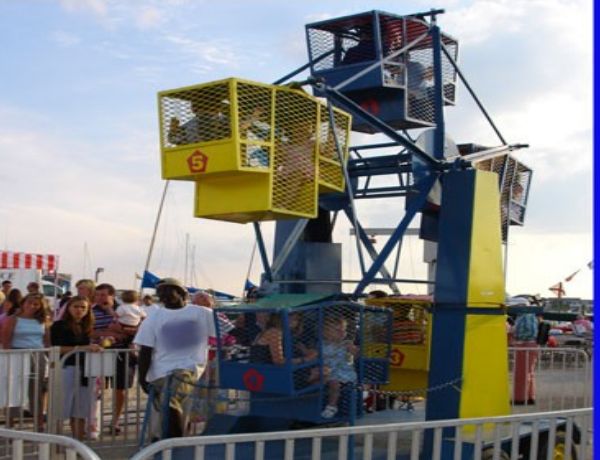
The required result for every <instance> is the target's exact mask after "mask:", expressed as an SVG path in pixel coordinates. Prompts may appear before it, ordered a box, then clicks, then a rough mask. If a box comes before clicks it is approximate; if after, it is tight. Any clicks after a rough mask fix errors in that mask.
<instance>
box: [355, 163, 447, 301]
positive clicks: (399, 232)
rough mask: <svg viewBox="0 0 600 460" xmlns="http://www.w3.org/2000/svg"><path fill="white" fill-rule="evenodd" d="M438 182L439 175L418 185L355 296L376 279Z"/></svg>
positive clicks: (356, 290) (428, 178)
mask: <svg viewBox="0 0 600 460" xmlns="http://www.w3.org/2000/svg"><path fill="white" fill-rule="evenodd" d="M436 180H438V174H432V175H430V176H429V177H426V178H425V179H423V180H422V181H421V183H420V184H418V186H417V189H418V194H417V196H416V197H414V198H413V199H412V200H411V201H410V202H409V205H408V207H407V209H406V213H405V214H404V217H403V218H402V220H401V221H400V223H399V224H398V227H396V229H395V230H394V232H393V233H392V234H391V235H390V238H389V239H388V241H387V242H386V244H385V246H384V247H383V249H382V250H381V253H380V254H379V257H377V259H376V260H375V261H374V262H373V264H372V265H371V268H369V270H368V271H367V273H366V274H365V276H364V277H363V279H362V280H361V282H360V283H358V286H356V289H355V290H354V294H353V295H354V296H355V297H358V296H359V295H361V294H362V293H363V291H364V290H365V288H366V287H367V286H368V285H369V284H370V283H371V282H372V281H373V279H375V276H376V275H377V273H378V272H379V270H380V269H381V267H382V266H383V264H384V263H385V261H386V260H387V258H388V257H389V255H390V254H391V253H392V251H393V249H394V246H396V244H397V243H398V241H399V240H400V238H402V236H403V235H404V232H405V231H406V229H407V228H408V225H409V224H410V222H411V221H412V220H413V218H414V217H415V215H416V214H417V212H419V211H420V210H421V209H423V206H424V205H425V201H426V199H427V195H428V194H429V191H430V190H431V187H433V184H434V183H435V181H436Z"/></svg>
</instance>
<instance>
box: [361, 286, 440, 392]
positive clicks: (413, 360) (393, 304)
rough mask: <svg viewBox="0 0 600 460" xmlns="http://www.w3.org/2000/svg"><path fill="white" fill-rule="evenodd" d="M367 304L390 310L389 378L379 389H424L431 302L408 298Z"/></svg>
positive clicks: (391, 298)
mask: <svg viewBox="0 0 600 460" xmlns="http://www.w3.org/2000/svg"><path fill="white" fill-rule="evenodd" d="M366 303H367V304H368V305H373V306H378V307H388V308H390V309H392V311H393V313H392V349H391V354H390V378H389V383H388V384H387V385H382V386H381V388H382V389H384V390H390V391H414V390H418V389H424V388H427V379H428V376H429V350H430V337H431V318H430V313H429V309H430V307H431V301H430V300H425V299H420V298H413V297H411V296H407V297H383V298H376V299H367V301H366Z"/></svg>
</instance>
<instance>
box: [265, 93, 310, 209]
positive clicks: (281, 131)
mask: <svg viewBox="0 0 600 460" xmlns="http://www.w3.org/2000/svg"><path fill="white" fill-rule="evenodd" d="M317 104H318V103H317V102H316V101H314V100H312V99H308V98H306V97H304V96H303V95H302V94H298V93H296V92H292V91H278V92H277V94H276V99H275V125H276V127H277V128H276V130H277V136H276V138H275V156H274V162H273V163H274V170H273V201H272V203H273V208H276V209H280V210H283V211H287V212H291V213H294V212H297V213H302V214H311V213H312V214H314V213H316V192H315V190H316V188H315V187H316V177H315V176H316V170H315V167H316V164H315V159H316V140H317V123H316V121H317V120H318V118H317V110H318V105H317Z"/></svg>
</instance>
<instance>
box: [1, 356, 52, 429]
mask: <svg viewBox="0 0 600 460" xmlns="http://www.w3.org/2000/svg"><path fill="white" fill-rule="evenodd" d="M54 353H55V351H53V350H52V349H49V348H45V349H23V350H18V349H7V350H0V414H1V416H0V421H1V422H0V423H2V425H3V426H4V427H5V428H11V429H16V430H23V431H35V432H41V433H43V432H46V431H48V424H47V423H46V414H47V410H48V409H49V408H50V407H51V406H52V404H53V402H52V398H48V388H49V386H50V385H52V384H53V375H52V372H51V366H50V362H51V361H52V359H56V357H55V356H54Z"/></svg>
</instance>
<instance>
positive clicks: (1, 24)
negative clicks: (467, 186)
mask: <svg viewBox="0 0 600 460" xmlns="http://www.w3.org/2000/svg"><path fill="white" fill-rule="evenodd" d="M432 7H435V8H444V9H445V10H446V13H445V14H443V15H441V16H440V17H439V25H440V27H441V28H442V30H443V31H444V32H446V33H449V34H450V35H452V36H454V37H456V38H457V39H458V40H459V47H460V50H459V65H460V67H461V69H462V70H463V72H464V73H465V75H466V77H467V79H468V81H469V83H470V84H471V86H472V87H473V88H474V89H475V91H476V93H477V95H478V96H479V98H480V99H481V100H482V101H483V103H484V105H485V106H486V108H487V109H488V111H489V112H490V114H491V115H492V117H493V119H494V121H495V122H496V124H497V125H498V127H499V128H500V130H501V132H502V134H503V135H504V137H505V138H506V139H507V140H508V142H509V143H528V144H530V148H529V149H526V150H521V151H519V152H518V153H516V156H517V158H518V159H519V160H521V161H523V162H524V163H525V164H527V165H528V166H529V167H531V168H532V169H533V171H534V173H533V174H534V175H533V184H532V189H531V193H530V197H529V206H528V209H527V216H526V220H525V226H524V227H511V231H510V239H509V244H508V267H507V291H508V292H509V293H511V294H519V293H539V294H541V295H542V296H549V295H551V292H550V291H548V288H549V287H550V286H552V285H553V284H555V283H557V282H559V281H561V280H564V278H566V277H567V276H568V275H570V274H571V273H573V272H575V271H576V270H578V269H581V271H580V272H579V273H578V274H577V275H576V276H575V277H574V278H573V279H572V280H571V281H570V282H568V283H566V284H565V288H566V293H567V295H568V296H574V297H584V298H591V297H592V291H593V276H592V275H593V273H592V270H589V269H588V268H587V266H586V264H587V263H588V262H589V261H591V260H592V252H593V234H592V217H593V215H592V174H593V173H592V171H593V160H592V158H593V155H592V16H593V15H592V1H591V0H473V1H467V0H448V1H440V2H439V3H438V4H431V3H430V2H426V1H421V0H408V1H403V2H397V1H373V2H364V1H363V2H359V1H326V0H321V1H319V2H315V1H304V2H282V1H276V0H264V1H258V0H256V1H251V0H245V1H243V0H237V1H235V0H222V1H219V2H213V1H204V0H197V1H192V0H146V1H143V0H132V1H127V2H123V1H119V0H38V1H34V0H30V1H27V0H4V1H2V2H0V40H1V41H2V43H5V44H6V45H5V46H4V47H3V56H2V59H1V60H0V69H1V74H2V84H1V85H0V159H1V164H2V167H1V168H0V196H2V200H1V203H0V247H1V248H3V249H6V250H12V251H24V252H34V253H50V254H58V255H59V256H60V264H61V265H60V266H61V271H63V272H65V273H71V274H72V276H73V278H74V279H79V278H82V277H93V276H94V272H95V270H96V268H97V267H102V268H104V272H102V273H101V274H100V278H99V279H100V281H106V282H110V283H113V284H114V285H115V286H116V287H117V288H132V287H134V286H135V283H136V279H135V275H136V273H138V274H139V273H142V271H143V269H144V266H145V263H146V258H147V256H148V250H149V245H150V239H151V235H152V229H153V226H154V222H155V218H156V214H157V211H158V207H159V202H160V198H161V194H162V191H163V187H164V182H163V181H162V180H161V179H160V163H159V142H158V123H157V104H156V94H157V92H158V91H161V90H166V89H172V88H177V87H181V86H187V85H194V84H199V83H205V82H209V81H212V80H218V79H221V78H226V77H231V76H235V77H241V78H246V79H250V80H256V81H261V82H272V81H275V80H276V79H278V78H279V77H281V76H283V75H285V74H287V73H288V72H290V71H292V70H294V69H296V68H298V67H300V66H301V65H303V64H305V63H306V62H307V60H308V58H307V51H306V44H305V38H304V37H305V36H304V25H305V24H307V23H310V22H314V21H318V20H322V19H327V18H334V17H337V16H344V15H348V14H354V13H360V12H364V11H368V10H372V9H379V10H383V11H388V12H391V13H395V14H409V13H414V12H420V11H426V10H429V9H430V8H432ZM446 121H447V126H446V132H447V134H448V135H449V136H450V137H451V138H452V139H453V140H454V141H456V142H457V143H461V142H480V143H484V144H485V143H488V145H496V144H497V139H495V138H494V135H493V132H492V131H491V130H490V129H489V127H488V126H487V125H486V123H485V120H484V119H483V118H482V116H481V114H480V113H478V112H477V109H476V107H475V106H474V104H473V103H472V101H471V100H470V99H469V96H468V94H467V92H466V91H465V89H464V87H462V85H459V89H458V101H457V105H456V107H451V108H448V109H447V111H446ZM379 140H381V139H380V138H378V137H376V136H369V135H361V134H356V135H354V136H353V138H352V142H353V143H354V144H359V143H364V142H372V143H375V142H377V141H379ZM367 201H369V203H368V204H365V203H360V204H359V206H358V209H357V213H358V216H359V219H360V220H361V222H362V223H363V225H364V226H365V227H394V226H395V225H397V223H398V222H399V220H400V218H401V216H402V209H403V206H402V204H401V203H392V202H379V203H374V202H371V200H367ZM192 207H193V184H191V183H188V182H171V183H170V185H169V190H168V192H167V196H166V200H165V206H164V208H163V214H162V218H161V221H160V223H159V226H158V232H157V235H156V242H155V247H154V252H153V253H152V258H151V260H150V267H149V268H150V271H152V272H154V273H156V274H158V275H159V276H177V277H179V278H181V279H185V280H186V281H187V282H188V284H195V285H196V286H201V287H211V288H215V289H219V290H225V291H228V292H231V293H234V294H240V293H241V290H242V287H243V284H244V280H245V279H246V275H247V273H248V272H249V273H250V278H251V279H252V280H253V281H254V282H258V280H259V277H260V272H261V267H260V265H259V263H258V262H259V261H258V260H257V259H258V258H257V257H255V258H254V260H252V261H251V254H252V248H253V244H254V233H253V230H252V226H251V225H239V224H231V223H225V222H214V221H208V220H201V219H194V218H193V216H192ZM396 210H397V213H396ZM263 227H264V229H265V235H266V237H267V241H268V242H270V241H271V235H272V233H273V225H272V224H265V225H263ZM348 228H349V227H348V224H347V223H346V222H340V224H339V225H338V226H337V227H336V231H335V235H334V236H335V239H336V241H337V242H340V243H342V245H343V249H342V253H343V266H344V277H345V278H356V277H357V276H358V270H359V266H358V256H357V254H356V253H355V249H354V243H353V239H352V237H351V236H350V235H349V231H348ZM384 242H385V239H384V238H383V237H380V238H378V243H377V244H376V247H377V248H378V249H381V247H382V245H383V243H384ZM186 247H187V251H186ZM403 248H404V249H403V254H402V257H401V260H400V273H399V276H400V277H403V278H413V277H417V278H422V277H424V276H425V273H426V268H425V265H424V264H423V263H422V262H421V261H422V245H421V243H420V242H419V241H418V240H416V239H414V238H407V242H406V243H405V244H404V246H403ZM186 253H187V254H188V257H187V259H188V263H187V267H188V270H187V272H186V271H185V267H186V262H185V260H186ZM251 262H252V263H251ZM389 267H391V266H389ZM347 288H348V289H349V287H347ZM422 289H423V288H422V287H419V286H415V285H409V286H405V287H404V290H405V292H415V293H423V292H421V290H422Z"/></svg>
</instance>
